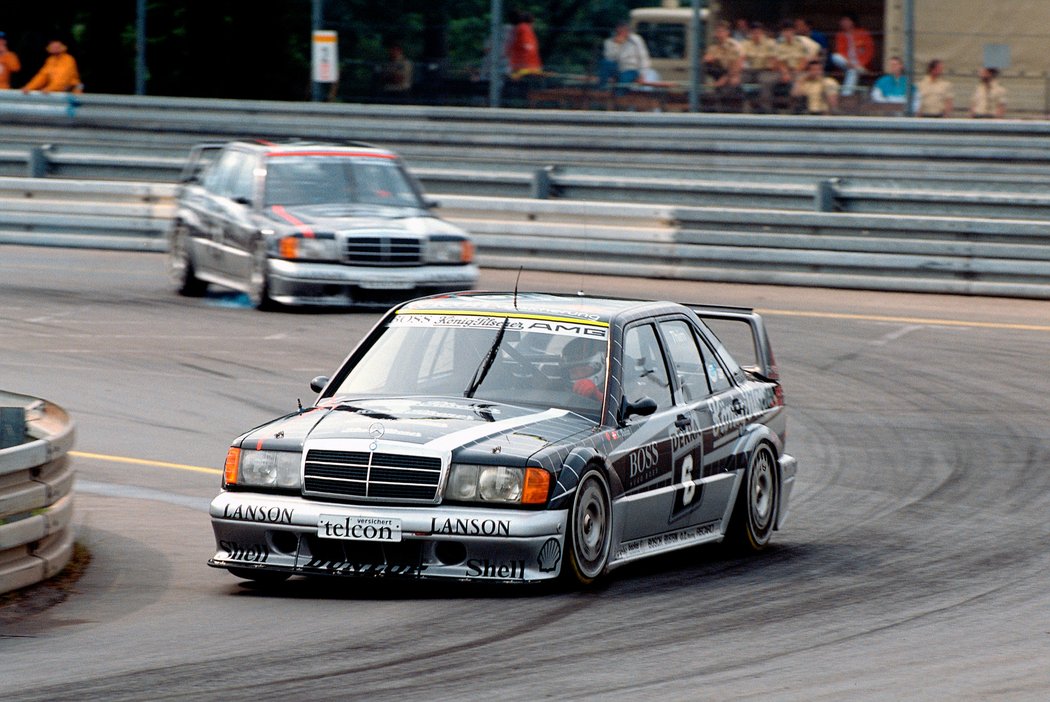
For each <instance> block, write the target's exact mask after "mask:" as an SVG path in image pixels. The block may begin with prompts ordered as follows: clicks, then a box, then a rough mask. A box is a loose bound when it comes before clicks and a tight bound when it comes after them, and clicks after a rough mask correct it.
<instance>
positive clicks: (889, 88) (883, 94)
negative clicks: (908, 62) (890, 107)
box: [871, 56, 908, 104]
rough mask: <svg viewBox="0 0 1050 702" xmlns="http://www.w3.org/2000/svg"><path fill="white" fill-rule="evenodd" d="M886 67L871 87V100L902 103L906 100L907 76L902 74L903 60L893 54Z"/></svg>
mask: <svg viewBox="0 0 1050 702" xmlns="http://www.w3.org/2000/svg"><path fill="white" fill-rule="evenodd" d="M888 69H889V70H888V72H887V73H884V74H882V75H881V76H879V78H878V80H876V81H875V85H873V86H872V87H871V100H872V102H891V103H901V104H904V103H905V102H907V100H908V76H906V75H904V62H903V61H901V59H900V57H899V56H893V57H891V58H890V61H889V66H888Z"/></svg>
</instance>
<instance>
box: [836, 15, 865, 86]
mask: <svg viewBox="0 0 1050 702" xmlns="http://www.w3.org/2000/svg"><path fill="white" fill-rule="evenodd" d="M839 30H840V31H839V33H838V34H836V35H835V53H834V54H832V55H831V62H832V63H833V64H835V66H837V67H838V68H841V69H843V70H844V71H845V72H846V77H845V79H844V80H843V81H842V94H843V95H844V96H845V95H852V94H853V91H854V90H855V89H856V87H857V80H858V76H859V75H860V74H861V73H867V72H868V70H869V69H870V68H871V61H872V59H874V58H875V40H874V39H872V38H871V32H869V31H868V30H866V29H863V28H861V27H858V26H857V16H856V15H854V14H853V13H848V14H845V15H843V16H842V18H841V19H840V20H839Z"/></svg>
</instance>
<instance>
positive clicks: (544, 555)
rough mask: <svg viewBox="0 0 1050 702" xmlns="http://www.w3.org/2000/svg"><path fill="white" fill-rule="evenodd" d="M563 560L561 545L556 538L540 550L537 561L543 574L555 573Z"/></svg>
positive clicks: (552, 538)
mask: <svg viewBox="0 0 1050 702" xmlns="http://www.w3.org/2000/svg"><path fill="white" fill-rule="evenodd" d="M560 560H561V544H560V543H558V540H557V539H555V538H554V537H551V538H549V539H547V541H546V543H544V544H543V547H542V548H541V549H540V555H539V557H538V558H537V559H536V565H538V566H539V569H540V572H541V573H553V572H554V571H555V570H557V569H558V562H559V561H560Z"/></svg>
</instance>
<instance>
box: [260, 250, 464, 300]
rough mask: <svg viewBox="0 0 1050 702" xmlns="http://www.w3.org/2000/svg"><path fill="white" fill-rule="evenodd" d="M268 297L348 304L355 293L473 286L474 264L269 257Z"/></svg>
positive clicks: (400, 293) (377, 294)
mask: <svg viewBox="0 0 1050 702" xmlns="http://www.w3.org/2000/svg"><path fill="white" fill-rule="evenodd" d="M269 268H270V290H269V293H270V297H272V298H273V299H274V300H276V301H277V302H280V303H282V304H322V305H323V304H351V303H354V302H355V301H357V300H358V299H360V298H364V299H368V298H378V299H384V300H385V299H387V298H392V297H398V296H400V297H402V298H403V297H404V296H405V294H406V293H407V294H413V293H418V294H423V293H427V294H430V293H438V292H452V291H456V290H466V289H470V288H473V287H474V286H475V285H476V284H477V282H478V276H479V271H478V267H477V266H476V265H473V264H467V265H425V266H396V267H378V266H351V265H344V264H339V263H313V262H302V261H286V260H283V259H270V260H269Z"/></svg>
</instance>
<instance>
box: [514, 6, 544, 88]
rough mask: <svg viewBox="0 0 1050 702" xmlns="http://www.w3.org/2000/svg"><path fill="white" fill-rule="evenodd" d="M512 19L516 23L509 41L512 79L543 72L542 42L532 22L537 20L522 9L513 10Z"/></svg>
mask: <svg viewBox="0 0 1050 702" xmlns="http://www.w3.org/2000/svg"><path fill="white" fill-rule="evenodd" d="M510 21H511V24H513V25H514V29H512V30H511V36H510V40H509V41H508V43H507V60H508V61H509V62H510V77H511V79H512V80H518V79H520V78H522V77H524V76H528V75H536V74H538V73H542V72H543V62H542V61H541V60H540V42H539V40H538V39H537V38H536V31H535V30H534V29H533V28H532V23H533V22H534V21H535V19H534V18H533V16H532V14H531V13H529V12H524V11H522V10H512V11H511V13H510Z"/></svg>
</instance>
